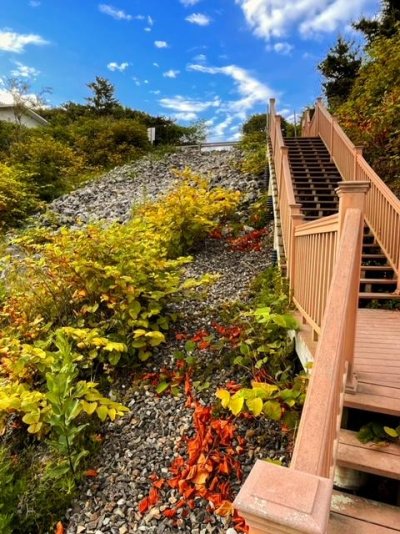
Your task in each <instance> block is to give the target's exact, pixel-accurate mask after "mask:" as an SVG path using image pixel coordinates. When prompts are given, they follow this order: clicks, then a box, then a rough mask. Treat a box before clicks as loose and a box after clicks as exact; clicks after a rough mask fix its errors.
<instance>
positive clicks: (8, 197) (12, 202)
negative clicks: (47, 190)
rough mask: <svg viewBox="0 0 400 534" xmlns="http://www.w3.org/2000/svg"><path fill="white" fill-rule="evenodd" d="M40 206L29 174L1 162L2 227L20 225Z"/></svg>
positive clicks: (0, 213) (0, 216) (0, 207)
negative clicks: (30, 182)
mask: <svg viewBox="0 0 400 534" xmlns="http://www.w3.org/2000/svg"><path fill="white" fill-rule="evenodd" d="M39 206H40V204H39V199H38V197H37V194H36V192H35V189H34V188H33V187H32V185H30V184H29V174H28V175H27V174H24V173H22V172H21V171H18V170H17V169H16V168H14V167H10V166H8V165H5V164H3V163H0V228H1V227H2V226H4V225H14V226H17V225H20V224H21V223H22V222H23V221H24V219H26V217H27V216H28V215H29V214H30V213H32V212H33V211H34V210H35V209H38V208H39Z"/></svg>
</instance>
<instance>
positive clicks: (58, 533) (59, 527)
mask: <svg viewBox="0 0 400 534" xmlns="http://www.w3.org/2000/svg"><path fill="white" fill-rule="evenodd" d="M55 534H64V525H63V524H62V523H61V521H59V522H58V523H57V525H56V530H55Z"/></svg>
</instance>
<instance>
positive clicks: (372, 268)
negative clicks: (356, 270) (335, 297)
mask: <svg viewBox="0 0 400 534" xmlns="http://www.w3.org/2000/svg"><path fill="white" fill-rule="evenodd" d="M362 271H393V267H391V266H390V265H361V272H362Z"/></svg>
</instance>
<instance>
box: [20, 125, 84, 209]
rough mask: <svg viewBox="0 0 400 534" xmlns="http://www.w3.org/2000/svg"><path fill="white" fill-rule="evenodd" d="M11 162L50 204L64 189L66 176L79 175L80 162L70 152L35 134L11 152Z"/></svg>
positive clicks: (63, 145)
mask: <svg viewBox="0 0 400 534" xmlns="http://www.w3.org/2000/svg"><path fill="white" fill-rule="evenodd" d="M11 162H12V163H13V164H14V165H16V166H18V168H19V169H21V170H22V171H24V172H25V173H27V174H29V176H30V178H31V179H32V181H33V183H34V184H35V187H36V190H37V193H38V195H39V197H40V198H41V199H43V200H51V199H53V198H55V197H56V196H58V195H60V194H62V193H63V192H64V191H65V190H66V189H67V182H68V177H69V176H74V175H76V174H77V173H79V172H81V170H82V168H83V160H82V159H81V158H79V157H78V156H77V154H76V153H75V152H74V150H73V149H72V148H70V147H69V146H67V145H65V144H64V143H62V142H61V141H57V140H55V139H53V138H52V137H51V136H50V135H48V134H47V133H46V132H45V131H43V130H41V131H37V132H34V133H32V134H31V135H30V136H29V137H27V138H26V139H24V140H22V141H18V142H16V143H15V144H14V145H13V146H12V148H11Z"/></svg>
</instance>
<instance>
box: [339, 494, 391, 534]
mask: <svg viewBox="0 0 400 534" xmlns="http://www.w3.org/2000/svg"><path fill="white" fill-rule="evenodd" d="M331 513H332V516H333V517H334V519H333V521H332V527H334V528H336V527H341V529H340V530H332V527H331V523H330V524H329V527H330V528H331V530H329V529H328V533H331V532H332V533H334V532H337V533H340V534H343V533H344V532H346V530H344V529H343V527H344V528H350V527H351V528H352V530H351V531H350V530H349V533H350V534H358V533H359V532H371V533H375V532H376V533H379V532H390V533H391V534H393V533H394V532H399V531H400V508H399V507H398V506H391V505H389V504H385V503H381V502H378V501H373V500H370V499H363V498H362V497H356V496H355V495H350V494H348V493H344V492H341V491H335V490H334V491H333V494H332V501H331ZM362 523H366V524H365V525H363V524H362ZM382 528H383V529H384V530H382ZM363 529H364V530H363ZM368 529H369V530H368Z"/></svg>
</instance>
